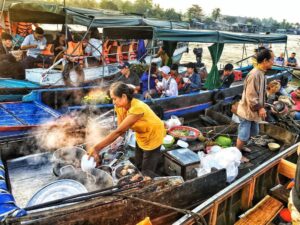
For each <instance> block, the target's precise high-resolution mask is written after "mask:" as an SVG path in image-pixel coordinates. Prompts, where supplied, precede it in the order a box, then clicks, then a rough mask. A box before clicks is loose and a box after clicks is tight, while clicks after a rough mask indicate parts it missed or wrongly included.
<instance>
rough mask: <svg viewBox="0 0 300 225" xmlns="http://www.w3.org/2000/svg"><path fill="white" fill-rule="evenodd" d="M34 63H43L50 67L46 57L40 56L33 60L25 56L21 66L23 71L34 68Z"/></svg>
mask: <svg viewBox="0 0 300 225" xmlns="http://www.w3.org/2000/svg"><path fill="white" fill-rule="evenodd" d="M35 63H43V64H47V65H51V64H52V63H51V60H50V58H49V57H47V56H41V55H39V56H38V57H36V58H34V57H32V56H26V58H25V59H23V61H22V64H23V67H24V69H31V68H34V67H35V65H34V64H35Z"/></svg>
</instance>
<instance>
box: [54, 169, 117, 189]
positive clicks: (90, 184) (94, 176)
mask: <svg viewBox="0 0 300 225" xmlns="http://www.w3.org/2000/svg"><path fill="white" fill-rule="evenodd" d="M65 171H66V170H65ZM65 171H64V170H63V171H62V172H63V173H62V174H61V175H60V176H59V179H72V180H76V181H78V182H80V183H81V184H83V185H84V186H85V187H86V188H87V190H88V191H95V190H101V189H104V188H109V187H112V186H114V181H113V178H112V176H111V175H110V174H108V173H107V172H105V171H104V170H100V169H97V168H94V169H91V170H89V172H84V171H82V170H80V169H73V170H68V171H66V172H65Z"/></svg>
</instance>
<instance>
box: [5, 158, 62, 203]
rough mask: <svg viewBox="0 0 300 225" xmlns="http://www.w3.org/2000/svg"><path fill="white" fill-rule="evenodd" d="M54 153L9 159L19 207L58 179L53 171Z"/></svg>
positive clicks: (13, 190) (14, 191) (10, 173)
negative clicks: (52, 159)
mask: <svg viewBox="0 0 300 225" xmlns="http://www.w3.org/2000/svg"><path fill="white" fill-rule="evenodd" d="M51 158H52V153H40V154H35V155H29V156H24V157H20V158H17V159H13V160H9V161H7V169H8V175H9V179H10V184H11V190H12V194H13V196H14V198H15V200H16V203H17V205H18V206H19V207H26V205H27V203H28V201H29V200H30V199H31V197H32V196H33V195H34V194H35V193H36V192H37V191H38V190H39V189H40V188H41V187H43V186H45V185H46V184H48V183H50V182H53V181H55V180H57V177H56V176H55V175H54V174H53V172H52V168H53V165H52V162H51Z"/></svg>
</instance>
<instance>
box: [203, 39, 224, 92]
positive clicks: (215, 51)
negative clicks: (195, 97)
mask: <svg viewBox="0 0 300 225" xmlns="http://www.w3.org/2000/svg"><path fill="white" fill-rule="evenodd" d="M223 49H224V43H215V44H213V45H211V46H209V47H208V50H209V52H210V55H211V59H212V67H211V70H210V72H209V74H208V75H207V79H206V82H205V84H204V87H205V88H207V89H209V90H211V89H215V88H219V87H220V86H221V81H220V74H219V70H218V66H217V64H218V62H219V60H220V58H221V55H222V52H223Z"/></svg>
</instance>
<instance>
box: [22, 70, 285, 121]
mask: <svg viewBox="0 0 300 225" xmlns="http://www.w3.org/2000/svg"><path fill="white" fill-rule="evenodd" d="M251 69H252V66H247V67H242V68H240V70H241V71H242V72H243V73H244V74H247V73H248V71H249V70H251ZM267 74H268V75H269V76H268V82H269V81H271V80H274V79H280V78H281V77H282V76H287V75H289V71H286V70H284V69H282V68H279V67H274V68H273V69H272V70H269V71H268V72H267ZM97 90H98V91H101V90H102V88H99V87H96V86H94V87H82V88H54V89H44V90H43V89H41V90H35V91H32V92H31V94H29V95H27V96H25V97H24V98H23V100H24V101H37V102H41V103H43V104H45V105H47V106H49V107H51V108H53V109H56V110H58V111H60V112H69V111H73V110H87V109H91V110H92V111H98V113H101V112H106V111H108V110H111V109H112V108H113V105H112V104H96V105H86V104H84V103H83V102H82V100H83V98H84V96H86V95H88V94H89V93H90V92H92V91H97ZM242 91H243V82H242V81H239V82H235V83H233V84H232V86H231V87H230V88H227V89H220V90H218V89H215V90H200V91H199V92H194V93H190V94H183V95H179V96H177V97H167V98H157V99H153V100H145V102H146V103H147V104H149V105H150V106H153V107H154V108H155V107H159V108H162V110H163V115H162V117H164V118H170V116H171V115H176V116H184V115H186V114H191V113H197V112H199V111H203V110H205V109H206V108H208V107H210V106H212V105H213V104H215V103H216V102H218V101H220V100H225V102H231V101H232V99H233V98H234V97H236V96H237V95H240V94H241V93H242Z"/></svg>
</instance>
